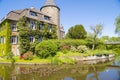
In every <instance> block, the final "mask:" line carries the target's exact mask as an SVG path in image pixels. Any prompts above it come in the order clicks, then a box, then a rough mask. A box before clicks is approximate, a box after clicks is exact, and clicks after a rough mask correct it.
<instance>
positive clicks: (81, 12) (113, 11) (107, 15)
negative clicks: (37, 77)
mask: <svg viewBox="0 0 120 80" xmlns="http://www.w3.org/2000/svg"><path fill="white" fill-rule="evenodd" d="M45 1H46V0H0V19H2V18H3V17H5V16H6V15H7V13H8V12H10V11H12V10H19V9H24V8H29V7H31V6H34V7H35V8H37V9H38V10H39V9H40V7H42V6H43V5H44V3H45ZM55 2H56V4H57V5H58V6H59V7H60V9H61V12H60V14H61V17H60V18H61V24H62V25H63V26H64V28H65V31H66V32H67V31H68V29H69V28H70V27H71V26H74V25H76V24H82V25H83V26H84V27H85V29H86V30H87V31H88V32H91V30H90V26H91V25H96V24H99V23H101V24H103V25H104V29H103V32H102V35H104V36H110V37H112V36H116V35H115V33H114V31H115V25H114V23H115V18H116V17H117V16H118V15H120V0H55Z"/></svg>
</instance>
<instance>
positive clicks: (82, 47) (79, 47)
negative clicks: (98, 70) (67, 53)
mask: <svg viewBox="0 0 120 80" xmlns="http://www.w3.org/2000/svg"><path fill="white" fill-rule="evenodd" d="M77 51H78V52H80V53H85V52H87V51H88V48H87V47H86V46H85V45H80V46H78V47H77Z"/></svg>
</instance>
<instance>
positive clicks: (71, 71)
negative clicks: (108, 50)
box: [0, 61, 120, 80]
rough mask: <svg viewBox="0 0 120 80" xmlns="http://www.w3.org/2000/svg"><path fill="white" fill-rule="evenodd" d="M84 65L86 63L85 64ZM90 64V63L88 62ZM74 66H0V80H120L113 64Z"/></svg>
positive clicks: (117, 70)
mask: <svg viewBox="0 0 120 80" xmlns="http://www.w3.org/2000/svg"><path fill="white" fill-rule="evenodd" d="M85 63H86V62H85ZM88 63H90V62H88ZM91 63H92V64H84V65H82V64H75V65H65V64H64V65H7V64H0V80H120V70H119V68H114V67H108V66H107V65H111V64H113V62H112V61H111V62H108V61H107V62H99V64H97V65H96V64H95V63H94V62H91Z"/></svg>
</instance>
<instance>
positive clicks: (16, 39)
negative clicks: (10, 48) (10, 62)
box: [11, 36, 18, 44]
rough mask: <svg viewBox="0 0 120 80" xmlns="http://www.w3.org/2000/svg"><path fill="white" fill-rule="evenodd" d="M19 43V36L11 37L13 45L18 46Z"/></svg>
mask: <svg viewBox="0 0 120 80" xmlns="http://www.w3.org/2000/svg"><path fill="white" fill-rule="evenodd" d="M17 43H18V37H17V36H11V44H17Z"/></svg>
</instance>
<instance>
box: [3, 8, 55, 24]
mask: <svg viewBox="0 0 120 80" xmlns="http://www.w3.org/2000/svg"><path fill="white" fill-rule="evenodd" d="M30 11H33V12H35V13H36V14H37V16H31V15H30V14H29V12H30ZM44 15H46V14H43V13H42V12H40V11H38V10H37V9H35V8H34V7H31V8H26V9H21V10H14V11H11V12H9V13H8V14H7V16H6V17H5V18H4V19H3V20H2V21H4V20H5V19H9V20H14V21H18V20H19V19H20V18H21V17H23V16H25V17H27V18H30V19H34V20H38V21H43V22H47V23H50V24H53V22H52V21H51V20H50V21H46V20H44ZM49 17H50V16H49Z"/></svg>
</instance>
